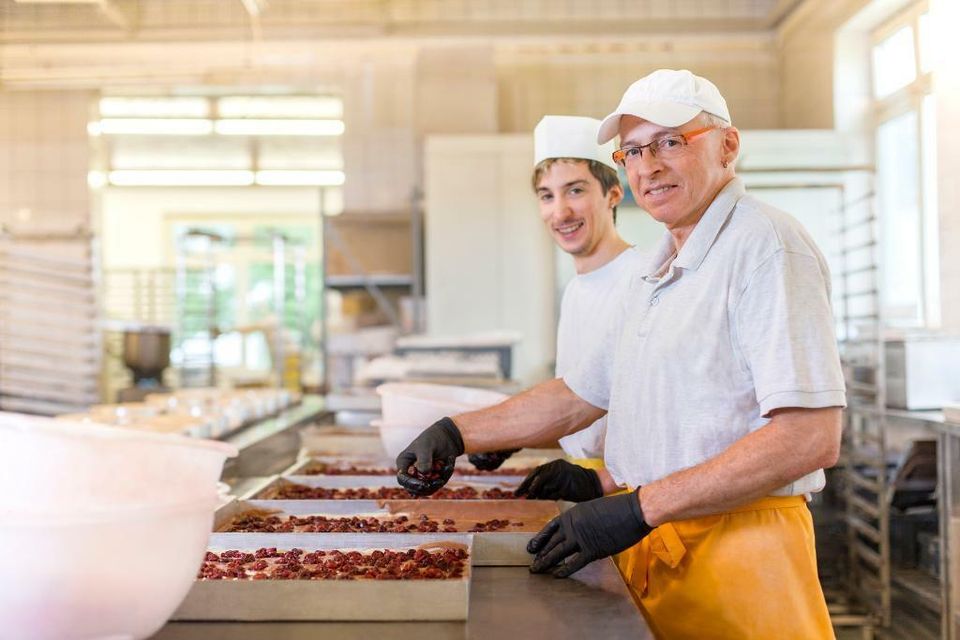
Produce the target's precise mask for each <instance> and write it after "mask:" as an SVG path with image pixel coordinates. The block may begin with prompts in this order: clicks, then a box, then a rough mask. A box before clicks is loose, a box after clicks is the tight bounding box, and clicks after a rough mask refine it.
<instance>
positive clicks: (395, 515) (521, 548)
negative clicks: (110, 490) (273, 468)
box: [214, 500, 560, 566]
mask: <svg viewBox="0 0 960 640" xmlns="http://www.w3.org/2000/svg"><path fill="white" fill-rule="evenodd" d="M559 514H560V511H559V509H558V506H557V503H555V502H548V501H545V500H503V501H500V500H460V501H454V500H379V501H377V500H234V501H231V502H229V503H227V504H226V505H224V506H223V507H221V508H220V509H219V510H218V511H217V516H216V520H215V523H214V530H215V531H216V532H217V534H218V535H222V536H229V535H238V536H240V535H245V534H250V533H263V534H268V535H274V534H281V535H283V534H314V535H319V536H322V537H329V536H342V535H354V534H358V533H365V534H368V535H381V534H388V533H392V534H396V535H413V534H417V535H422V536H428V537H429V539H443V536H445V535H449V534H451V533H468V534H473V564H474V565H478V566H525V565H528V564H530V561H531V556H530V554H528V553H527V542H528V541H529V540H530V538H531V537H532V536H533V535H534V534H535V533H536V532H538V531H540V529H542V528H543V527H544V525H546V524H547V522H549V521H550V520H551V519H552V518H554V517H556V516H557V515H559Z"/></svg>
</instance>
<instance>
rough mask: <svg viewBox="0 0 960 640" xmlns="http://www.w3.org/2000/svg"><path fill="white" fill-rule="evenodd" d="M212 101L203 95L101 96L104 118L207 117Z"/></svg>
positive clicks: (102, 115) (101, 108)
mask: <svg viewBox="0 0 960 640" xmlns="http://www.w3.org/2000/svg"><path fill="white" fill-rule="evenodd" d="M209 115H210V101H209V100H207V99H206V98H203V97H192V96H187V97H176V98H127V97H120V96H114V97H106V98H100V116H101V117H103V118H151V117H154V118H206V117H207V116H209Z"/></svg>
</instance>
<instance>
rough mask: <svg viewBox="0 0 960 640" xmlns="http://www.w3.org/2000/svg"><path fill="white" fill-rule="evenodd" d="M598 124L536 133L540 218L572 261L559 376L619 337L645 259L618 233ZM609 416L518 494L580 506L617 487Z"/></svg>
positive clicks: (613, 174) (552, 123) (575, 120)
mask: <svg viewBox="0 0 960 640" xmlns="http://www.w3.org/2000/svg"><path fill="white" fill-rule="evenodd" d="M599 127H600V121H599V120H595V119H593V118H584V117H579V116H544V118H543V119H542V120H541V121H540V123H539V124H538V125H537V127H536V128H535V129H534V131H533V138H534V160H533V162H534V168H533V177H532V181H531V182H532V186H533V190H534V193H535V194H536V196H537V205H538V207H539V210H540V218H541V219H542V220H543V222H544V226H545V227H546V229H547V232H548V233H549V234H550V236H551V237H552V238H553V240H554V242H556V244H557V246H558V247H560V249H562V250H563V251H565V252H566V253H568V254H570V256H572V257H573V265H574V270H575V271H576V276H575V277H574V278H573V279H572V280H571V281H570V282H569V283H568V284H567V286H566V288H565V289H564V291H563V299H562V301H561V304H560V322H559V324H558V326H557V364H556V375H557V377H558V378H559V377H563V376H564V375H565V374H567V373H568V372H570V371H573V370H574V369H576V367H577V363H578V361H579V358H580V356H581V355H582V354H584V353H590V352H591V351H593V350H594V349H595V348H596V346H595V345H596V343H597V342H598V341H599V340H601V339H603V337H604V336H605V335H607V333H608V332H610V331H613V332H619V327H620V324H621V322H622V319H623V318H622V313H621V309H622V305H621V298H622V296H623V295H625V293H626V290H627V287H628V285H629V284H630V278H631V275H632V273H633V272H634V271H636V270H637V269H638V268H639V267H640V265H641V264H642V262H643V260H644V259H645V257H644V256H641V254H640V253H639V252H638V251H636V250H635V249H634V248H633V247H631V246H630V245H629V244H628V243H627V241H626V240H624V239H623V238H622V237H620V234H619V233H618V232H617V227H616V219H617V205H619V204H620V202H621V201H622V200H623V188H622V187H621V186H620V179H619V177H618V176H617V169H616V164H614V162H613V158H612V153H613V150H614V146H613V144H612V142H611V143H607V144H604V145H598V144H597V132H598V130H599ZM606 422H607V421H606V417H603V418H600V419H599V420H597V421H596V422H595V423H593V424H592V425H591V426H589V427H587V428H586V429H584V430H582V431H578V432H576V433H572V434H570V435H568V436H564V437H563V438H560V441H559V442H560V446H561V447H562V448H563V451H564V453H566V454H567V457H568V458H569V460H570V461H569V462H567V461H564V460H556V461H553V462H550V463H548V464H546V465H542V466H541V467H538V468H537V469H536V470H534V471H533V472H531V473H530V475H529V476H528V477H527V478H526V479H525V480H524V482H523V484H521V485H520V488H519V493H520V495H528V496H529V497H531V498H545V499H552V500H569V501H572V502H582V501H584V500H591V499H593V498H597V497H600V496H602V495H603V493H604V491H603V488H604V486H606V487H607V488H608V490H609V489H611V488H613V487H614V482H613V480H612V479H611V478H610V474H609V473H608V472H606V471H605V470H604V469H603V444H604V438H605V436H606Z"/></svg>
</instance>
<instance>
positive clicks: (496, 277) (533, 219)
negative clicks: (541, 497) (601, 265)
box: [424, 135, 556, 384]
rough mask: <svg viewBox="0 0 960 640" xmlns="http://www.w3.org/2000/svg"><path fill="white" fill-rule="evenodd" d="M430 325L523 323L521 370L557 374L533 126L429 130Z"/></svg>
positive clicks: (524, 374) (458, 331) (531, 375)
mask: <svg viewBox="0 0 960 640" xmlns="http://www.w3.org/2000/svg"><path fill="white" fill-rule="evenodd" d="M424 155H425V158H424V167H425V179H426V189H425V212H424V217H425V220H424V222H425V236H426V238H425V244H426V255H425V259H426V294H427V332H428V333H430V334H434V335H463V334H467V333H473V332H486V331H495V330H510V331H518V332H520V333H521V334H522V335H523V342H522V343H521V344H520V345H519V346H518V347H516V348H515V350H514V377H515V378H517V379H518V380H520V381H522V382H524V383H526V384H530V383H534V382H537V381H540V380H542V379H544V378H546V377H549V376H550V375H551V373H552V370H551V365H552V361H553V351H554V343H555V342H556V337H555V336H556V333H555V330H556V327H555V323H556V317H555V314H554V304H555V298H554V269H553V249H552V242H551V240H550V238H549V236H548V235H547V233H545V231H544V229H543V223H542V222H541V221H540V218H539V216H538V215H537V210H536V202H535V200H534V198H533V195H532V193H531V192H530V185H529V178H530V172H531V169H532V167H531V162H530V158H532V157H533V139H532V137H531V136H530V135H500V136H483V135H481V136H431V137H429V138H428V139H427V143H426V148H425V154H424Z"/></svg>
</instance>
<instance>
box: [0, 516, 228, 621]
mask: <svg viewBox="0 0 960 640" xmlns="http://www.w3.org/2000/svg"><path fill="white" fill-rule="evenodd" d="M218 504H219V503H218V501H217V499H216V498H213V499H205V500H201V501H195V502H193V503H189V504H185V505H179V506H165V507H125V508H121V509H114V510H111V511H105V512H101V513H97V514H74V515H55V516H27V515H23V514H13V513H9V512H2V511H0V520H2V521H3V526H0V549H4V550H5V553H4V554H3V562H0V640H48V639H49V640H94V639H98V640H106V639H109V640H128V639H136V638H147V637H149V636H151V635H153V634H154V633H155V632H156V631H157V630H158V629H159V628H160V627H161V626H162V625H163V624H164V622H165V621H166V620H167V619H168V618H169V617H170V616H171V615H172V614H173V612H174V610H175V609H176V608H177V606H178V605H179V604H180V602H181V601H182V600H183V599H184V597H185V596H186V595H187V592H188V591H189V590H190V587H191V585H192V584H193V582H194V580H195V578H196V575H197V569H198V568H199V567H200V563H201V562H202V559H203V554H204V552H205V550H206V545H207V540H208V538H209V535H210V531H211V530H212V527H213V515H214V510H215V508H216V506H217V505H218Z"/></svg>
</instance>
